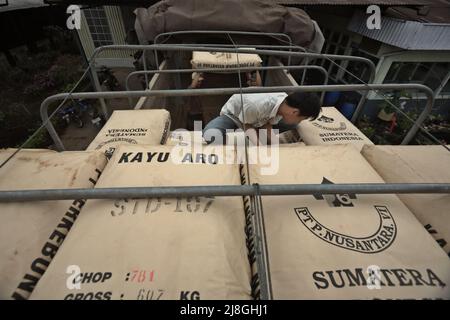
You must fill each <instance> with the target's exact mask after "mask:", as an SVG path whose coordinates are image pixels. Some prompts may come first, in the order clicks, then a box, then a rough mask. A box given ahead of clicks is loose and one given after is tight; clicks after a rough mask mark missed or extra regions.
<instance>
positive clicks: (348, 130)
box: [297, 107, 373, 150]
mask: <svg viewBox="0 0 450 320" xmlns="http://www.w3.org/2000/svg"><path fill="white" fill-rule="evenodd" d="M297 130H298V132H299V134H300V137H301V138H302V140H303V141H304V142H305V143H306V144H307V145H336V144H352V145H354V146H356V148H358V149H359V150H361V148H362V147H363V146H364V145H365V144H373V143H372V141H370V140H369V138H367V137H366V136H365V135H364V134H363V133H362V132H361V131H359V130H358V128H356V127H355V126H354V125H353V124H352V123H351V122H350V121H348V119H347V118H346V117H344V116H343V115H342V114H341V113H340V112H339V111H338V110H337V109H336V108H334V107H323V108H322V112H321V114H320V115H319V117H318V118H317V119H316V120H314V121H308V120H305V121H302V122H300V124H299V125H298V127H297Z"/></svg>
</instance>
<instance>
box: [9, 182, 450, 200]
mask: <svg viewBox="0 0 450 320" xmlns="http://www.w3.org/2000/svg"><path fill="white" fill-rule="evenodd" d="M257 188H259V191H258V190H257ZM346 193H355V194H448V193H450V183H411V184H408V183H400V184H383V183H362V184H329V185H326V184H325V185H324V184H287V185H259V186H258V187H256V185H236V186H230V185H218V186H217V185H216V186H188V187H186V186H183V187H178V186H174V187H129V188H94V189H47V190H16V191H0V202H19V201H48V200H73V199H121V198H136V199H140V198H155V197H162V198H163V197H166V198H174V197H188V196H192V197H194V196H216V197H231V196H256V195H258V194H260V195H262V196H279V195H313V194H346Z"/></svg>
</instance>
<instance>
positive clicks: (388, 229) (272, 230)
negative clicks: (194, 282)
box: [250, 145, 450, 299]
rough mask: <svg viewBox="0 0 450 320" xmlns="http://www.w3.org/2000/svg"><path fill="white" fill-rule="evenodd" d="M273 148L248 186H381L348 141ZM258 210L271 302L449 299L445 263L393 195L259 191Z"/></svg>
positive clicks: (449, 277) (449, 274) (449, 270)
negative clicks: (270, 169)
mask: <svg viewBox="0 0 450 320" xmlns="http://www.w3.org/2000/svg"><path fill="white" fill-rule="evenodd" d="M278 152H279V158H277V157H274V159H272V160H273V161H279V166H278V168H279V169H278V172H277V173H275V174H272V175H262V174H261V170H260V169H261V168H260V167H261V166H260V165H258V164H253V165H251V166H250V179H251V181H252V183H259V184H261V185H265V184H333V183H334V184H357V183H383V180H382V179H381V178H380V176H379V175H378V174H377V173H376V172H375V170H374V169H373V168H372V167H371V166H370V164H369V163H367V161H366V160H365V159H364V158H363V157H362V156H361V155H360V154H359V152H358V151H357V150H356V149H355V148H354V147H353V146H351V145H341V146H303V147H297V148H296V147H291V148H279V149H278ZM261 212H262V216H263V226H264V230H263V233H264V234H265V235H266V238H267V242H266V250H267V256H268V267H267V272H268V275H269V278H270V279H269V281H268V283H269V285H270V288H271V292H272V294H273V298H274V299H378V298H379V299H422V298H427V299H428V298H450V288H449V283H450V260H449V259H448V257H447V256H446V254H445V253H444V252H443V251H442V250H441V248H440V247H439V246H438V244H437V243H436V242H435V241H434V240H433V238H432V237H431V236H430V235H429V234H428V232H426V230H425V229H424V228H423V227H422V225H421V224H420V223H419V221H417V219H416V218H415V217H414V215H413V214H412V213H411V212H410V211H409V210H408V208H407V207H406V206H405V205H404V204H403V203H402V202H401V201H400V200H399V199H398V198H397V196H395V195H388V194H354V193H343V194H321V193H315V194H312V195H297V196H292V195H289V196H262V211H261ZM260 274H261V273H260ZM262 280H263V279H262V277H260V281H262ZM261 288H262V286H261Z"/></svg>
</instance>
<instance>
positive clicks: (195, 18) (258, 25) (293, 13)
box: [135, 0, 324, 51]
mask: <svg viewBox="0 0 450 320" xmlns="http://www.w3.org/2000/svg"><path fill="white" fill-rule="evenodd" d="M135 14H136V23H135V29H136V33H137V36H138V39H139V41H140V42H141V43H146V42H153V40H154V39H155V37H156V36H157V35H158V34H160V33H164V32H171V31H182V30H230V31H254V32H269V33H285V34H287V35H288V36H290V37H291V39H292V42H293V44H295V45H298V46H302V47H305V48H308V49H310V50H312V51H321V48H322V45H323V42H324V40H323V35H322V33H321V31H320V29H319V27H318V26H317V24H316V23H315V22H314V21H313V20H311V18H310V17H309V16H308V14H306V12H305V11H303V10H301V9H299V8H290V7H283V6H280V5H276V4H274V3H273V2H270V1H266V0H248V1H241V0H216V1H210V0H183V1H179V0H163V1H160V2H158V3H156V4H155V5H153V6H151V7H149V8H148V9H145V8H138V9H136V10H135ZM258 38H260V37H258Z"/></svg>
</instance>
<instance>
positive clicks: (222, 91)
mask: <svg viewBox="0 0 450 320" xmlns="http://www.w3.org/2000/svg"><path fill="white" fill-rule="evenodd" d="M395 89H399V90H421V91H423V92H425V94H426V95H427V96H428V102H427V105H426V107H425V109H424V110H423V111H422V114H421V115H420V117H419V119H417V120H416V126H413V127H412V128H411V130H410V131H409V133H408V135H407V137H406V138H405V139H404V140H403V142H402V144H407V143H408V142H409V141H410V139H412V137H413V136H414V135H415V134H416V133H417V131H418V130H419V127H420V125H421V124H422V123H423V121H424V120H425V119H426V118H427V116H428V115H429V113H430V112H431V109H432V107H433V103H434V97H433V91H432V90H431V89H430V88H428V87H426V86H424V85H421V84H374V85H362V84H353V85H326V86H324V85H319V86H301V87H300V86H299V87H292V86H280V87H250V88H212V89H183V90H152V91H148V90H147V91H104V92H78V93H76V92H75V93H71V94H69V93H60V94H56V95H53V96H50V97H48V98H46V99H45V100H44V101H43V102H42V104H41V119H42V121H43V122H44V123H46V127H47V129H48V131H49V133H50V136H51V137H52V139H53V141H54V142H55V143H56V146H57V147H58V150H63V148H64V147H63V145H62V142H61V140H60V139H59V137H58V134H57V133H56V131H55V130H54V128H53V124H52V123H51V121H47V120H48V110H47V109H48V106H49V104H50V103H51V102H53V101H56V100H62V99H64V98H65V97H67V96H69V95H70V96H71V97H72V98H74V99H97V98H124V97H130V98H141V97H150V96H160V97H167V96H201V95H227V94H230V95H231V94H236V93H241V92H242V93H266V92H299V91H300V92H321V91H357V90H360V91H368V90H395ZM408 139H409V140H408ZM58 141H59V143H60V144H59V143H57V142H58ZM61 147H62V148H61Z"/></svg>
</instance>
